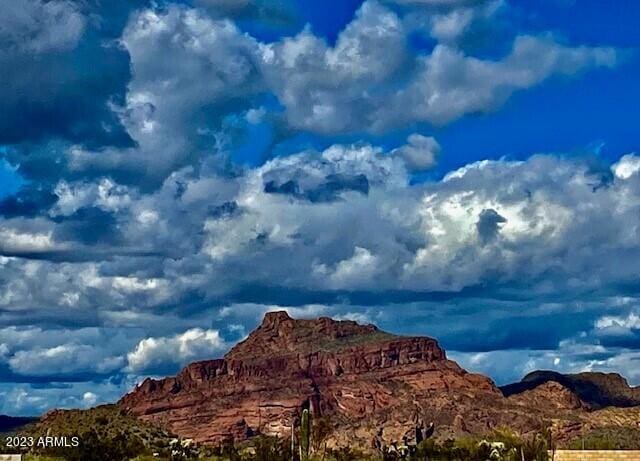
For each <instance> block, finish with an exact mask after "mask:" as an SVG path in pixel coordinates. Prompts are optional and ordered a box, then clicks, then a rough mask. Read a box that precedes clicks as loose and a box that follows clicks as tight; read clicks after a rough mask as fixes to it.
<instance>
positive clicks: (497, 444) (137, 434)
mask: <svg viewBox="0 0 640 461" xmlns="http://www.w3.org/2000/svg"><path fill="white" fill-rule="evenodd" d="M334 429H335V428H334V427H333V426H332V424H331V421H330V420H328V419H326V418H318V419H317V420H314V421H313V424H312V422H311V418H310V414H309V412H308V411H306V410H305V411H303V412H302V414H301V416H300V419H299V424H298V425H297V427H296V437H295V444H293V446H292V443H291V439H289V438H286V439H280V438H276V437H267V436H258V437H253V438H252V439H250V440H248V441H246V442H243V443H241V444H237V445H233V444H226V445H221V446H218V447H205V446H199V445H197V444H195V443H193V442H192V441H190V440H188V439H187V440H182V439H178V438H175V437H173V436H172V435H171V434H169V433H168V432H166V431H163V430H161V429H158V428H157V427H155V426H153V425H151V424H147V423H143V422H140V421H139V420H138V419H136V418H135V417H133V416H132V415H130V414H128V413H127V412H125V411H123V410H120V409H118V408H117V407H115V406H109V405H108V406H102V407H98V408H95V409H93V410H88V411H60V412H56V413H55V414H53V415H50V416H48V417H47V418H46V420H45V421H44V422H40V423H36V424H33V425H31V426H28V427H27V429H26V430H25V431H23V432H22V434H25V435H29V436H32V437H34V438H38V437H43V436H47V435H50V434H55V435H56V436H58V437H60V436H67V437H73V436H77V437H79V439H80V444H79V445H78V446H77V447H72V446H68V447H48V448H42V447H39V448H38V447H34V448H32V449H31V450H30V451H25V457H24V459H25V460H27V461H65V460H66V461H120V460H122V461H125V460H126V461H130V460H132V461H152V460H155V461H190V460H192V461H196V460H201V461H396V460H406V461H427V460H428V461H444V460H447V461H488V460H495V461H522V460H525V461H548V456H547V450H548V444H547V440H548V433H547V432H546V430H543V431H542V432H541V433H539V434H536V435H531V436H527V437H521V436H519V435H518V434H516V433H514V432H512V431H510V430H508V429H500V430H495V431H493V432H492V433H490V434H487V435H486V436H485V437H484V439H483V438H479V437H466V438H460V439H457V440H446V441H438V440H435V439H432V438H428V439H426V440H423V441H422V442H421V443H420V444H419V445H418V446H411V447H409V448H410V449H409V450H408V453H406V454H405V456H404V457H403V456H401V455H400V454H398V453H394V452H385V453H384V454H383V453H377V454H367V453H364V452H361V451H359V450H357V449H355V448H340V449H334V448H330V447H327V443H326V440H327V438H328V436H329V435H330V434H331V432H333V430H334ZM582 444H583V439H582V438H580V439H576V440H573V441H572V442H571V443H568V444H566V445H565V446H564V448H571V449H581V448H582V446H583V445H582ZM584 447H585V448H586V449H640V429H635V428H620V427H608V428H601V429H597V430H592V431H590V432H589V433H587V434H585V436H584ZM3 452H5V453H6V452H9V453H10V452H15V449H6V447H4V448H3V446H2V444H1V443H0V453H3Z"/></svg>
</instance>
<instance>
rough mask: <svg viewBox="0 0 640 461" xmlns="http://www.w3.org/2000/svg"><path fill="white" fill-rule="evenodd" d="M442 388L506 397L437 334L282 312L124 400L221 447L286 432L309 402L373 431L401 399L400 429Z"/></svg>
mask: <svg viewBox="0 0 640 461" xmlns="http://www.w3.org/2000/svg"><path fill="white" fill-rule="evenodd" d="M433 393H438V394H440V395H443V394H449V393H455V394H457V395H459V397H460V398H461V399H463V400H464V399H471V400H473V398H474V396H475V395H479V394H483V395H484V394H486V395H488V396H491V397H493V398H495V399H500V398H502V394H501V393H500V391H499V390H498V389H497V387H496V386H495V385H494V383H493V382H492V381H491V380H490V379H488V378H486V377H484V376H480V375H476V374H471V373H467V372H466V371H465V370H463V369H462V368H460V367H459V366H458V365H457V364H456V363H455V362H453V361H450V360H447V358H446V354H445V352H444V350H443V349H442V348H441V347H440V346H439V345H438V343H437V342H436V341H435V340H434V339H432V338H428V337H400V336H395V335H391V334H389V333H385V332H382V331H380V330H378V329H377V328H376V327H375V326H373V325H358V324H357V323H355V322H352V321H335V320H332V319H330V318H326V317H325V318H320V319H317V320H294V319H292V318H290V317H289V316H288V315H287V313H286V312H273V313H268V314H267V315H266V316H265V318H264V321H263V322H262V324H261V325H260V326H259V327H258V328H257V329H256V330H255V331H254V332H253V333H251V335H249V337H248V338H247V339H246V340H244V341H243V342H241V343H239V344H238V345H237V346H235V347H234V348H233V349H231V350H230V351H229V353H228V354H227V355H226V356H225V357H224V359H219V360H210V361H203V362H196V363H192V364H191V365H189V366H187V367H186V368H184V369H183V370H182V371H181V372H180V373H179V374H178V375H177V376H176V377H170V378H165V379H162V380H152V379H147V380H145V381H144V382H143V383H142V384H140V385H139V386H138V387H137V388H136V389H135V390H134V391H132V392H131V393H130V394H127V395H126V396H124V397H123V398H122V400H121V401H120V402H119V404H120V405H121V406H122V407H125V408H126V409H129V410H131V411H132V412H133V413H134V414H136V415H138V416H140V417H141V418H142V419H144V420H147V421H152V422H156V423H160V424H161V425H163V426H165V427H167V428H168V429H170V430H171V431H173V432H175V433H177V434H179V435H183V436H185V437H192V438H195V439H197V440H198V441H201V442H212V443H214V442H219V441H220V440H222V439H225V438H234V439H242V438H245V437H247V436H249V435H251V434H253V433H257V432H260V433H267V434H280V435H282V434H284V433H286V432H287V430H289V428H290V426H291V421H292V419H293V418H295V417H296V416H297V415H298V414H299V411H300V409H301V408H302V407H303V406H305V405H309V406H310V407H311V409H312V412H313V413H314V414H315V416H316V417H321V416H330V415H331V416H336V418H334V419H335V421H343V422H345V424H352V423H353V424H355V423H358V422H360V423H363V424H362V425H363V428H364V431H365V432H367V434H363V436H368V432H370V431H373V430H374V429H375V426H377V424H378V423H381V424H383V423H384V422H385V420H386V419H389V417H390V413H392V412H393V410H394V408H395V407H396V406H398V405H400V406H401V407H402V410H403V411H401V413H403V415H402V418H399V419H398V420H397V421H395V420H389V421H387V422H388V423H389V425H394V424H396V425H397V426H398V430H400V429H402V427H404V426H403V424H405V425H406V424H407V423H408V424H410V421H411V419H412V418H413V417H414V416H415V414H416V413H423V411H422V409H421V403H420V400H421V399H427V398H428V396H429V394H433ZM431 419H433V418H431ZM400 420H402V421H400ZM451 422H452V421H451Z"/></svg>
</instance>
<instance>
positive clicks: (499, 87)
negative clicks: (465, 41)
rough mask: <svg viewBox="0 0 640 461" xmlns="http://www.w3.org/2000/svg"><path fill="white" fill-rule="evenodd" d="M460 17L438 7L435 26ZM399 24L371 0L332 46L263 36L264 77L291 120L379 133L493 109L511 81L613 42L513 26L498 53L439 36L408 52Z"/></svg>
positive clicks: (591, 60)
mask: <svg viewBox="0 0 640 461" xmlns="http://www.w3.org/2000/svg"><path fill="white" fill-rule="evenodd" d="M450 14H454V15H461V14H463V13H461V12H460V11H457V10H456V11H454V13H450ZM487 14H489V13H487ZM460 20H461V19H459V18H458V16H455V17H453V19H447V18H443V17H440V18H439V19H438V21H439V22H437V21H436V23H435V25H434V31H435V32H434V33H435V34H436V36H445V35H446V36H454V35H456V36H457V35H459V33H460V32H459V31H458V30H457V29H460V28H461V27H462V26H460V25H456V26H455V27H454V25H452V24H451V23H452V22H456V21H458V22H459V21H460ZM469 21H471V19H470V18H469V19H467V20H465V21H464V23H465V24H466V23H467V22H469ZM406 24H407V23H405V22H403V20H402V18H401V17H400V16H398V15H397V14H396V13H394V12H392V11H391V10H390V9H388V8H386V7H385V6H382V5H381V4H379V3H377V2H374V1H368V2H365V3H364V4H363V6H362V7H361V9H360V10H359V11H358V13H357V15H356V18H355V19H354V20H353V22H351V23H350V24H349V26H347V28H346V29H345V30H344V31H343V32H341V34H340V35H339V37H338V40H337V42H336V45H335V46H334V47H329V46H328V45H327V44H326V43H325V42H324V41H322V40H320V39H318V38H317V37H315V36H314V35H312V34H311V32H310V31H309V30H305V31H303V32H301V33H300V34H299V35H297V36H295V37H292V38H286V39H284V40H282V41H281V42H278V43H275V44H271V45H267V46H263V47H262V60H263V66H264V68H265V75H266V80H267V83H268V85H269V87H270V88H272V89H273V90H274V91H275V93H276V95H277V96H278V98H279V99H280V101H281V103H282V104H283V105H284V106H285V107H286V109H287V111H286V115H287V120H288V122H289V124H290V125H292V126H293V127H295V128H299V129H306V130H311V131H316V132H320V133H343V132H353V131H371V132H374V133H376V132H384V131H385V130H388V129H390V128H393V127H397V126H401V125H405V124H411V123H416V122H427V123H430V124H435V125H442V124H445V123H449V122H451V121H452V120H455V119H457V118H460V117H462V116H463V115H465V114H470V113H478V112H488V111H492V110H494V109H496V108H497V107H499V106H500V105H501V104H502V103H503V102H504V101H505V100H506V99H507V98H508V97H509V96H511V94H513V93H514V92H515V91H518V90H522V89H527V88H530V87H532V86H534V85H536V84H538V83H540V82H542V81H543V80H545V79H547V78H549V77H551V76H553V75H573V74H576V73H578V72H580V71H583V70H586V69H590V68H593V67H602V66H604V67H611V66H613V65H615V63H616V51H615V50H614V49H611V48H604V47H603V48H598V47H596V48H589V47H584V46H583V47H575V48H573V47H569V46H564V45H562V44H559V43H557V42H556V41H554V40H553V39H552V38H551V37H550V36H540V37H534V36H524V35H523V36H517V37H516V38H515V40H514V42H513V46H512V49H511V52H510V53H509V54H507V55H506V56H504V57H503V58H501V59H499V60H488V59H481V58H477V57H474V56H470V55H467V54H465V53H464V52H463V51H462V50H461V49H460V48H458V47H457V46H455V45H452V44H448V43H447V41H446V40H445V41H442V42H440V43H439V44H438V45H436V47H435V48H434V49H433V51H432V52H431V53H430V54H428V55H421V54H411V53H410V52H409V48H408V46H407V37H408V34H409V32H410V31H411V27H409V26H407V25H406ZM452 28H455V29H456V31H452V30H450V29H452Z"/></svg>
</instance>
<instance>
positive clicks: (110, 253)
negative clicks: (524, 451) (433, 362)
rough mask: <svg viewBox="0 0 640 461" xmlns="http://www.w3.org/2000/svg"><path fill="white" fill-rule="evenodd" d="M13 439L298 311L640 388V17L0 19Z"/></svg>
mask: <svg viewBox="0 0 640 461" xmlns="http://www.w3.org/2000/svg"><path fill="white" fill-rule="evenodd" d="M0 10H1V11H3V14H2V16H1V17H0V413H5V414H12V415H37V414H41V413H42V412H44V411H47V410H48V409H51V408H60V407H63V408H75V407H80V408H84V407H89V406H92V405H96V404H99V403H103V402H112V401H115V400H117V399H118V398H119V397H120V396H121V395H122V394H124V393H125V392H126V391H127V390H129V389H130V388H131V387H132V386H134V385H135V384H136V383H138V382H140V381H141V380H142V379H144V378H145V377H148V376H152V377H158V376H165V375H168V374H173V373H175V372H176V371H177V370H179V369H180V368H181V367H182V366H184V365H185V364H187V363H189V362H191V361H194V360H199V359H206V358H217V357H220V356H222V355H223V354H224V353H225V351H227V350H228V349H229V348H230V347H232V345H233V344H234V343H235V342H237V341H238V340H241V339H242V338H244V337H245V336H246V335H247V334H248V333H249V332H250V331H251V330H252V329H253V328H255V326H256V325H258V324H259V323H260V321H261V318H262V316H263V315H264V313H265V312H268V311H272V310H287V311H288V312H289V313H290V314H291V315H292V316H294V317H300V318H303V317H304V318H309V317H317V316H321V315H328V316H332V317H334V318H337V319H354V320H357V321H360V322H365V323H375V324H376V325H378V326H380V327H381V328H383V329H385V330H388V331H392V332H394V333H398V334H406V335H428V336H432V337H435V338H437V339H438V341H439V342H440V343H441V345H442V346H443V347H444V348H445V349H446V350H447V352H448V356H449V357H450V358H453V359H454V360H457V361H458V362H459V363H460V364H461V365H462V366H464V367H465V368H467V369H469V370H472V371H476V372H481V373H485V374H487V375H489V376H491V377H492V378H493V379H494V380H495V381H496V382H497V383H498V384H506V383H509V382H513V381H517V380H519V379H521V378H522V377H523V376H524V375H525V374H526V373H528V372H530V371H533V370H535V369H554V370H558V371H561V372H579V371H588V370H601V371H607V372H610V371H613V372H619V373H621V374H623V375H624V376H626V377H627V378H628V380H629V382H630V383H633V384H640V367H639V366H638V363H640V362H639V361H640V279H639V278H638V277H639V275H640V154H638V152H640V130H638V120H640V86H639V85H638V84H637V81H638V80H639V78H640V55H639V53H638V51H639V50H638V45H639V44H640V29H638V27H637V18H638V17H640V3H638V2H636V1H633V0H619V1H616V2H612V3H610V4H607V6H606V8H605V7H603V4H602V2H600V1H598V0H584V1H580V2H577V1H571V0H541V1H536V2H533V1H531V2H529V1H524V0H522V1H516V0H512V1H507V0H365V1H361V0H341V1H337V0H336V1H318V0H189V1H186V0H185V1H157V0H156V1H153V2H151V1H146V0H133V1H128V2H103V1H99V0H49V1H44V0H24V1H20V2H15V1H13V0H0Z"/></svg>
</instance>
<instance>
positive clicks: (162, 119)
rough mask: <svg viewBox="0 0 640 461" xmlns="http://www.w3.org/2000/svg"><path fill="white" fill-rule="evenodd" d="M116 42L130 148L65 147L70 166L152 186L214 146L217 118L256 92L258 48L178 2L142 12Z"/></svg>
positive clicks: (222, 22)
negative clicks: (124, 67) (123, 72)
mask: <svg viewBox="0 0 640 461" xmlns="http://www.w3.org/2000/svg"><path fill="white" fill-rule="evenodd" d="M121 41H122V44H123V46H124V47H125V48H126V50H127V51H128V53H129V56H130V59H131V71H132V74H133V75H132V79H131V81H130V82H129V85H128V89H127V95H126V98H125V102H124V104H123V105H122V106H118V105H115V106H114V111H115V112H116V113H117V114H118V116H119V119H120V122H121V123H122V125H123V126H124V127H125V128H126V130H127V133H128V134H129V136H131V138H132V139H133V140H134V141H135V142H136V146H135V147H131V148H127V149H117V148H109V149H104V150H102V151H100V152H94V151H91V150H87V149H84V148H82V147H76V148H73V149H71V150H70V151H69V162H70V168H71V169H72V170H74V171H80V172H82V171H91V170H98V171H105V172H114V173H116V174H117V175H118V176H119V177H121V178H135V179H136V181H138V182H141V183H142V184H144V183H145V181H147V182H149V181H151V182H153V183H154V184H157V183H158V181H162V180H163V179H165V178H166V177H167V176H168V175H170V174H171V173H172V172H174V171H175V170H177V169H178V168H180V167H182V166H184V165H187V164H192V163H194V162H195V160H196V159H198V158H199V156H200V154H202V150H205V151H208V152H209V153H211V152H213V153H215V152H216V151H219V150H220V149H219V145H220V143H221V142H223V141H222V140H221V139H220V136H222V132H221V123H222V120H223V118H224V117H226V116H228V115H230V114H231V113H233V112H234V110H236V111H238V112H241V111H242V109H243V104H242V100H245V101H247V102H245V104H248V100H249V98H250V96H252V95H254V94H255V93H257V92H258V91H259V90H261V86H260V75H259V71H258V69H257V62H256V61H257V57H256V55H257V47H258V45H257V43H256V42H255V40H254V39H252V38H251V37H249V36H248V35H246V34H243V33H242V32H241V31H240V30H239V29H238V28H237V27H236V26H235V25H234V23H232V22H231V21H230V20H228V19H212V18H211V17H209V16H207V15H206V14H204V13H203V12H202V11H199V10H195V9H187V8H184V7H179V6H170V7H168V8H167V9H166V10H153V9H148V10H143V11H141V12H139V13H137V14H135V15H134V16H133V17H132V18H131V20H130V21H129V24H128V25H127V27H126V28H125V30H124V32H123V36H122V39H121ZM159 56H162V58H161V59H160V58H159ZM141 175H142V177H141ZM144 176H146V178H145V177H144Z"/></svg>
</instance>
